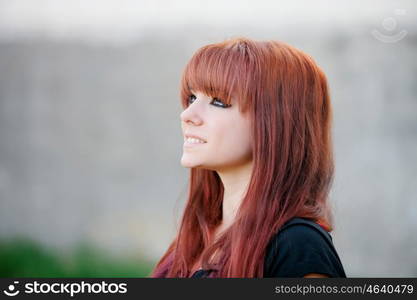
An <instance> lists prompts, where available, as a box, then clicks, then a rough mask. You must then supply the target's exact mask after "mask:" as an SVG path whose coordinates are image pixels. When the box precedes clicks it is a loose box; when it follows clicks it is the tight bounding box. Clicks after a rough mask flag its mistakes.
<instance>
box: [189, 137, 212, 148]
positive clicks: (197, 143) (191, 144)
mask: <svg viewBox="0 0 417 300" xmlns="http://www.w3.org/2000/svg"><path fill="white" fill-rule="evenodd" d="M206 143H207V142H205V141H203V140H200V139H196V138H185V139H184V147H195V146H201V145H204V144H206Z"/></svg>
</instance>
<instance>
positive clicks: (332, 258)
mask: <svg viewBox="0 0 417 300" xmlns="http://www.w3.org/2000/svg"><path fill="white" fill-rule="evenodd" d="M264 263H265V265H264V276H263V277H304V276H305V275H306V274H309V273H320V274H326V275H328V276H330V277H346V274H345V271H344V269H343V265H342V262H341V261H340V258H339V256H338V254H337V252H336V249H335V248H334V245H333V241H332V237H331V235H330V234H329V233H328V232H327V231H326V230H324V229H323V228H322V227H321V226H320V225H318V224H317V223H315V222H313V221H311V220H309V219H305V218H298V217H297V218H292V219H291V220H289V221H288V222H286V223H285V224H284V225H283V226H282V227H281V229H280V230H279V231H278V233H277V234H275V235H274V236H273V237H272V239H271V241H270V242H269V244H268V246H267V249H266V255H265V261H264ZM209 274H210V270H198V271H196V272H195V273H194V274H193V276H192V278H204V277H207V276H208V275H209Z"/></svg>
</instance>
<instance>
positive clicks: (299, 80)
mask: <svg viewBox="0 0 417 300" xmlns="http://www.w3.org/2000/svg"><path fill="white" fill-rule="evenodd" d="M181 100H182V106H183V108H184V111H183V112H182V113H181V124H182V131H183V135H184V146H183V155H182V158H181V164H182V166H184V167H187V168H190V182H189V191H188V201H187V203H186V207H185V211H184V214H183V216H182V222H181V226H180V228H179V231H178V233H177V236H176V238H175V239H174V241H173V242H172V243H171V245H170V246H169V248H168V250H167V251H166V253H165V254H164V255H163V257H162V258H161V259H160V261H159V263H158V264H157V265H156V267H155V269H154V270H153V272H152V274H151V277H222V278H224V277H240V278H243V277H244V278H250V277H346V275H345V272H344V269H343V266H342V263H341V261H340V259H339V256H338V254H337V252H336V250H335V248H334V246H333V243H332V239H331V236H330V234H329V232H330V231H331V230H332V228H333V227H332V224H333V220H332V212H331V208H330V204H329V202H328V193H329V189H330V186H331V182H332V179H333V172H334V165H333V156H332V140H331V120H332V110H331V104H330V99H329V93H328V88H327V81H326V77H325V75H324V73H323V71H322V70H320V68H319V67H318V66H317V65H316V64H315V62H314V61H313V59H312V58H311V57H310V56H308V55H307V54H305V53H303V52H301V51H300V50H297V49H295V48H294V47H291V46H289V45H287V44H284V43H281V42H277V41H255V40H251V39H247V38H236V39H230V40H226V41H224V42H221V43H217V44H211V45H207V46H205V47H202V48H201V49H199V50H198V51H197V52H196V53H195V54H194V56H193V57H192V58H191V60H190V61H189V63H188V64H187V66H186V67H185V70H184V73H183V76H182V81H181Z"/></svg>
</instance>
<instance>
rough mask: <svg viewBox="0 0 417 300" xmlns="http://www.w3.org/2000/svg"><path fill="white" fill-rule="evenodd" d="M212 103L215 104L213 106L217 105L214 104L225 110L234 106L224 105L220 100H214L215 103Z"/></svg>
mask: <svg viewBox="0 0 417 300" xmlns="http://www.w3.org/2000/svg"><path fill="white" fill-rule="evenodd" d="M211 103H213V104H214V103H216V104H214V105H215V106H218V107H223V108H228V107H230V106H232V105H231V104H225V103H223V102H222V101H221V100H220V99H218V98H213V101H212V102H211Z"/></svg>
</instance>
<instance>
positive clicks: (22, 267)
mask: <svg viewBox="0 0 417 300" xmlns="http://www.w3.org/2000/svg"><path fill="white" fill-rule="evenodd" d="M153 265H154V264H153V263H151V262H149V261H147V260H146V259H143V258H139V257H136V258H121V257H113V256H110V255H106V254H105V253H103V251H100V250H98V249H96V248H94V247H92V246H89V245H87V244H85V243H82V244H79V245H78V246H77V247H76V248H75V249H74V250H72V251H70V252H69V253H67V254H64V253H62V251H61V252H60V251H59V250H56V249H52V248H46V247H43V246H41V245H39V244H38V243H36V242H33V241H30V240H28V239H22V238H20V239H14V240H9V241H0V277H147V276H149V275H150V273H151V270H152V268H153Z"/></svg>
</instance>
